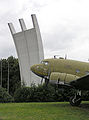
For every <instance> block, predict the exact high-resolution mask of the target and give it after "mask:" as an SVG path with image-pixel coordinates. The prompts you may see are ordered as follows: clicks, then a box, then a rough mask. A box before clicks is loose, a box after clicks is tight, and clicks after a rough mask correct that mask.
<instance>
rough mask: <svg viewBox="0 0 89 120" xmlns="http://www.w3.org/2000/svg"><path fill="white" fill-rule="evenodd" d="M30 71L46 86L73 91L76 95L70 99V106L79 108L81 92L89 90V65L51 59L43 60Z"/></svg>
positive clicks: (68, 60)
mask: <svg viewBox="0 0 89 120" xmlns="http://www.w3.org/2000/svg"><path fill="white" fill-rule="evenodd" d="M30 69H31V71H32V72H33V73H34V74H36V75H37V76H39V77H41V78H42V79H45V82H46V84H48V83H51V84H57V85H59V86H63V87H68V88H69V89H75V90H76V93H75V95H74V96H71V97H70V104H71V105H72V106H79V105H80V103H81V101H82V99H81V97H82V94H81V91H82V90H89V63H88V62H81V61H76V60H71V59H63V58H61V57H60V58H56V57H54V58H52V59H44V60H42V61H41V63H40V64H35V65H33V66H31V68H30Z"/></svg>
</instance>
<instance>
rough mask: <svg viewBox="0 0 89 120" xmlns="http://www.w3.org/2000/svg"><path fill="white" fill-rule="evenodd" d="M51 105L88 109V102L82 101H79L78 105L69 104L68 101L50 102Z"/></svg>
mask: <svg viewBox="0 0 89 120" xmlns="http://www.w3.org/2000/svg"><path fill="white" fill-rule="evenodd" d="M52 106H55V107H61V108H62V107H78V108H80V109H86V110H89V102H84V103H81V104H80V105H79V106H71V105H70V103H69V102H62V103H61V102H59V104H58V103H57V104H52Z"/></svg>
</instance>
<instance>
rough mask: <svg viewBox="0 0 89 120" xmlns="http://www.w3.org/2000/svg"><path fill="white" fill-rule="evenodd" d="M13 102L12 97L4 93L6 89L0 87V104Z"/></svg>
mask: <svg viewBox="0 0 89 120" xmlns="http://www.w3.org/2000/svg"><path fill="white" fill-rule="evenodd" d="M13 101H14V99H13V97H12V96H11V95H10V94H9V93H8V92H7V91H6V89H4V88H2V87H0V103H7V102H13Z"/></svg>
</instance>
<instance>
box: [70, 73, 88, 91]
mask: <svg viewBox="0 0 89 120" xmlns="http://www.w3.org/2000/svg"><path fill="white" fill-rule="evenodd" d="M69 84H70V85H71V86H73V87H75V88H76V89H79V90H89V75H86V76H83V77H80V78H78V79H77V80H73V81H71V82H70V83H69Z"/></svg>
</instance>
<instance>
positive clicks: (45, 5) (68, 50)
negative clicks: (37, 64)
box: [0, 0, 89, 61]
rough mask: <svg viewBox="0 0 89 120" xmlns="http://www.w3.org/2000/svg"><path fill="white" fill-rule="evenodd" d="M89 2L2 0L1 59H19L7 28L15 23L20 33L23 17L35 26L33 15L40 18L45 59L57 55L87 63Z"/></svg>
mask: <svg viewBox="0 0 89 120" xmlns="http://www.w3.org/2000/svg"><path fill="white" fill-rule="evenodd" d="M88 5H89V1H88V0H13V1H12V0H8V1H6V0H1V1H0V11H1V12H0V57H2V56H3V57H8V56H9V55H10V54H11V55H14V56H16V51H15V46H14V43H13V39H12V36H11V34H10V31H9V28H8V26H7V23H8V22H12V23H14V26H15V29H16V31H19V30H20V26H19V22H18V19H19V18H24V19H25V22H26V25H27V28H29V27H32V23H31V17H30V15H31V14H33V13H35V14H36V15H37V19H38V23H39V26H40V30H41V34H42V39H43V45H44V50H45V57H52V56H53V55H55V54H59V55H62V56H64V55H65V54H68V57H69V58H73V59H78V60H79V59H80V60H83V61H86V60H87V59H88V58H89V57H88V56H89V55H88V51H89V14H88V11H89V6H88Z"/></svg>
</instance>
